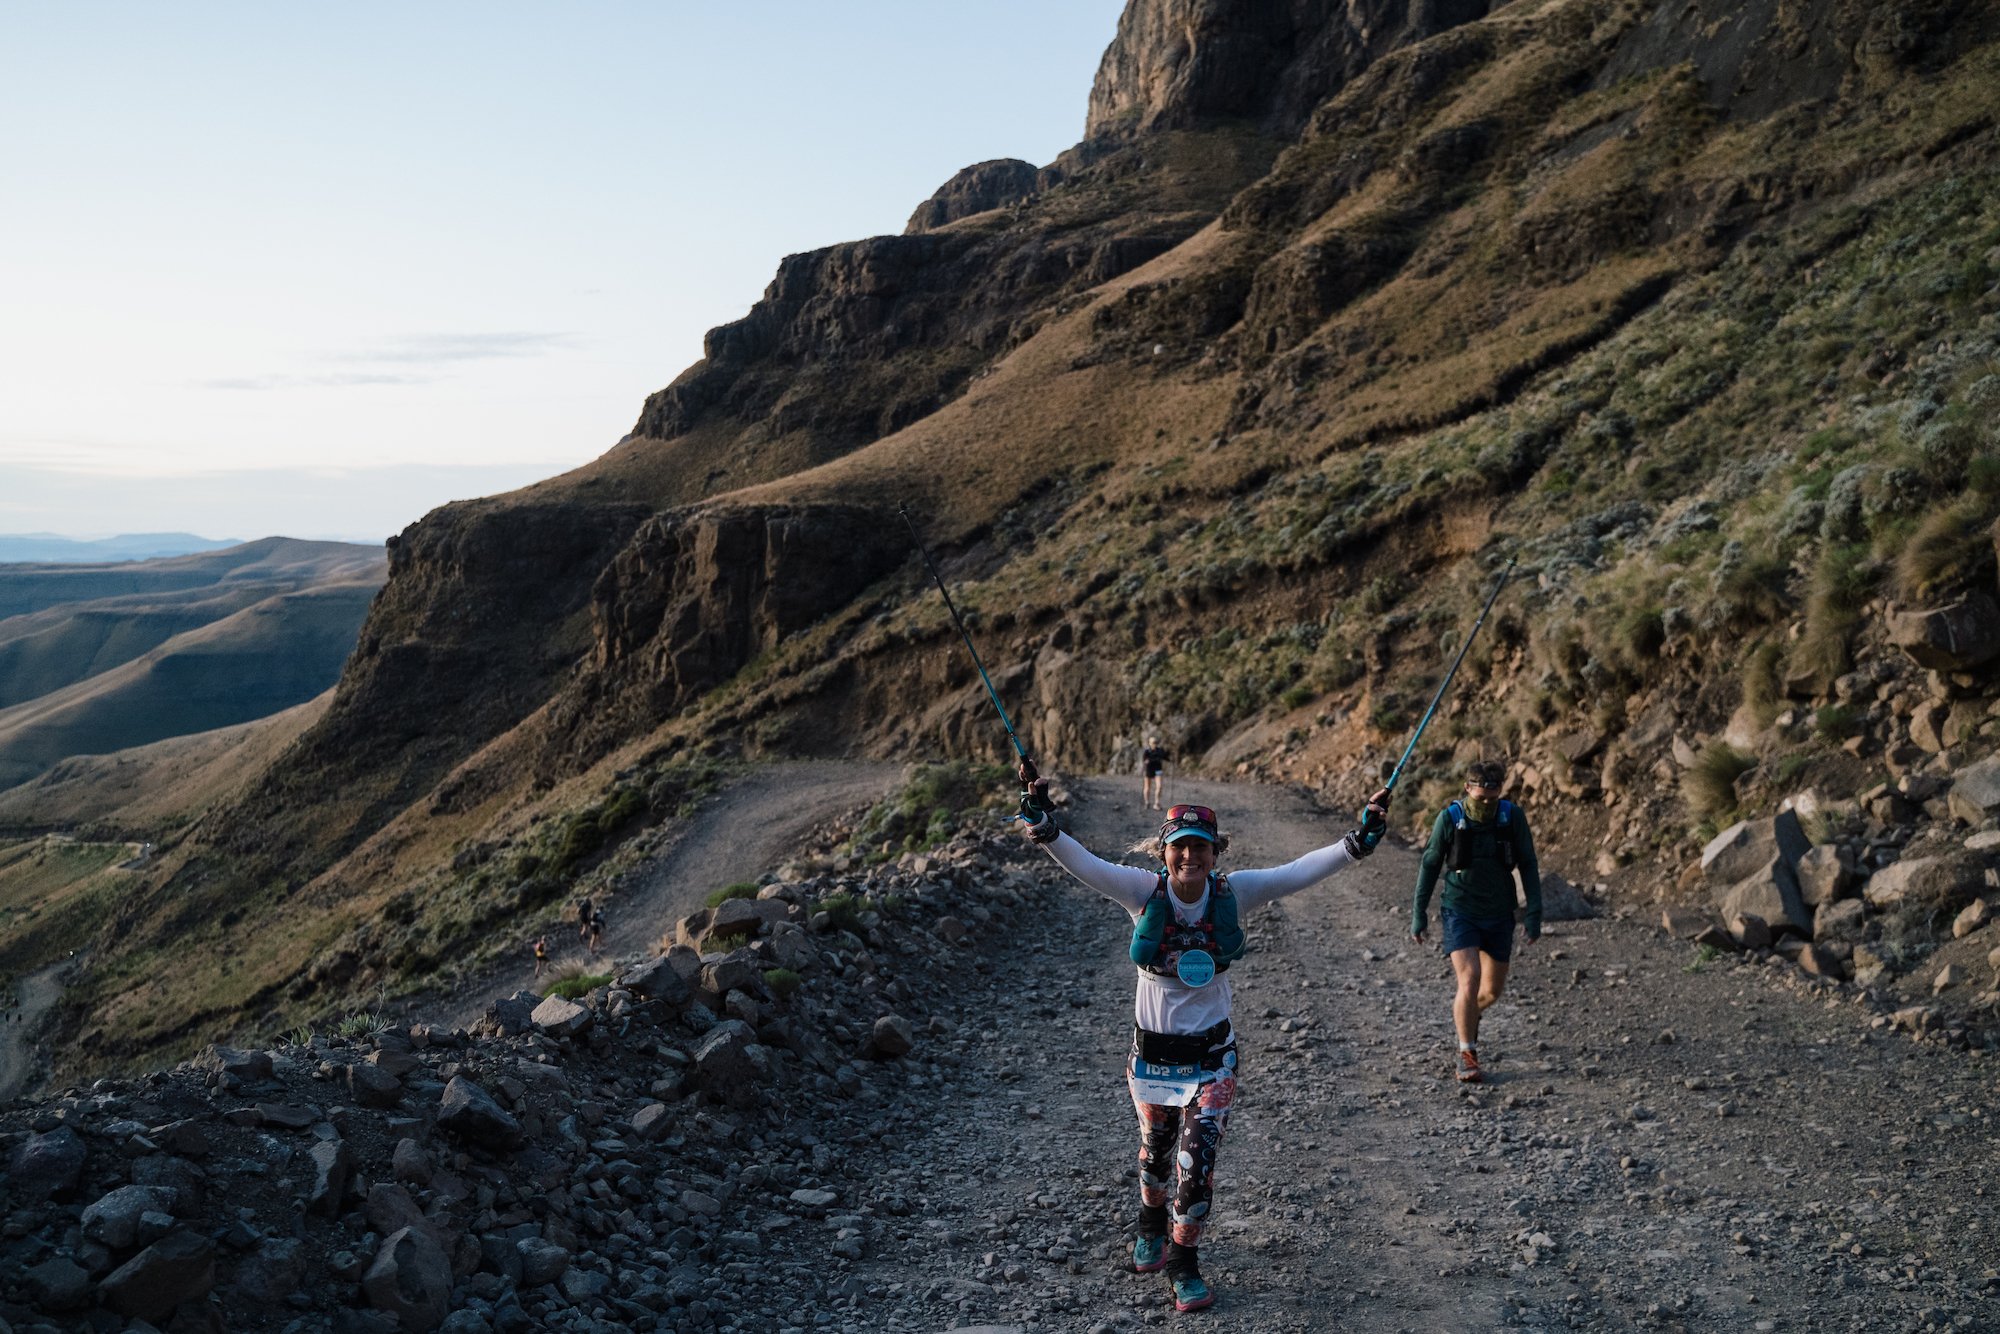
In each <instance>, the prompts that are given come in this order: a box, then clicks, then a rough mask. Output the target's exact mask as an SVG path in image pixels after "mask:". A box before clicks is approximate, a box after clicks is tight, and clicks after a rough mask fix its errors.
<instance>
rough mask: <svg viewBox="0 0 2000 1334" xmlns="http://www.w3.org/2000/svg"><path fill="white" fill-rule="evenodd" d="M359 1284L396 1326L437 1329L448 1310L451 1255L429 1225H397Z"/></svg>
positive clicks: (401, 1327) (449, 1306)
mask: <svg viewBox="0 0 2000 1334" xmlns="http://www.w3.org/2000/svg"><path fill="white" fill-rule="evenodd" d="M361 1290H362V1292H364V1293H366V1294H367V1296H368V1304H369V1305H370V1306H372V1307H374V1308H375V1309H376V1310H378V1311H386V1312H388V1313H389V1314H391V1315H393V1316H395V1317H396V1321H397V1327H398V1328H399V1329H406V1330H419V1331H422V1330H432V1329H436V1328H437V1327H438V1326H439V1325H441V1324H443V1323H444V1318H445V1316H446V1314H448V1313H449V1312H450V1310H451V1259H450V1257H449V1256H447V1255H446V1254H445V1253H444V1248H443V1247H441V1246H439V1245H438V1244H437V1240H436V1239H435V1238H434V1237H433V1236H432V1235H431V1232H430V1230H429V1229H428V1228H417V1227H406V1228H402V1229H400V1230H398V1231H396V1232H394V1233H391V1234H390V1235H389V1236H388V1237H387V1238H386V1239H384V1241H383V1242H382V1249H381V1250H379V1251H377V1252H376V1253H375V1260H374V1262H373V1263H372V1264H370V1265H369V1266H368V1272H367V1273H366V1274H364V1275H363V1276H362V1278H361Z"/></svg>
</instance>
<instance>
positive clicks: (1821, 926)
mask: <svg viewBox="0 0 2000 1334" xmlns="http://www.w3.org/2000/svg"><path fill="white" fill-rule="evenodd" d="M1867 929H1868V910H1867V909H1866V908H1864V907H1862V906H1861V900H1860V899H1841V900H1839V901H1838V902H1834V903H1822V904H1820V905H1819V909H1818V911H1816V912H1815V913H1813V939H1814V940H1816V941H1820V942H1822V943H1830V942H1834V941H1843V940H1844V941H1846V942H1847V943H1848V944H1850V945H1858V944H1860V943H1861V937H1862V934H1863V933H1864V932H1865V931H1866V930H1867Z"/></svg>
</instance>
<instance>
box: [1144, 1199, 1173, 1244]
mask: <svg viewBox="0 0 2000 1334" xmlns="http://www.w3.org/2000/svg"><path fill="white" fill-rule="evenodd" d="M1139 1235H1140V1236H1142V1237H1164V1236H1166V1235H1167V1206H1166V1205H1164V1204H1142V1205H1140V1206H1139Z"/></svg>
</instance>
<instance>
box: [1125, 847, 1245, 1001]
mask: <svg viewBox="0 0 2000 1334" xmlns="http://www.w3.org/2000/svg"><path fill="white" fill-rule="evenodd" d="M1244 948H1245V942H1244V939H1243V927H1242V925H1241V924H1240V923H1239V922H1238V921H1237V919H1236V895H1235V893H1234V892H1233V891H1231V889H1230V888H1229V877H1228V876H1226V875H1212V876H1210V877H1209V878H1208V906H1207V907H1206V908H1204V909H1203V910H1202V914H1201V920H1199V921H1196V922H1190V923H1188V924H1187V925H1185V926H1183V925H1181V923H1180V920H1179V919H1178V918H1176V917H1175V916H1174V906H1173V904H1172V903H1171V902H1170V901H1169V900H1168V897H1167V873H1166V872H1165V871H1162V872H1160V879H1159V882H1158V883H1157V884H1155V885H1154V886H1153V897H1151V898H1149V899H1147V900H1146V906H1145V908H1144V909H1143V910H1142V911H1141V912H1140V913H1139V920H1138V921H1136V922H1134V923H1133V924H1132V962H1133V963H1135V964H1137V965H1138V966H1139V970H1140V971H1141V972H1146V973H1153V974H1155V975H1157V976H1160V977H1173V976H1175V972H1174V965H1175V964H1176V962H1177V961H1178V960H1179V958H1180V956H1181V954H1182V952H1183V951H1185V950H1207V951H1208V952H1209V954H1210V955H1212V956H1213V957H1214V959H1215V971H1216V972H1218V973H1222V972H1226V971H1228V969H1229V965H1230V964H1231V963H1233V962H1234V961H1235V960H1237V959H1240V958H1242V957H1243V951H1244Z"/></svg>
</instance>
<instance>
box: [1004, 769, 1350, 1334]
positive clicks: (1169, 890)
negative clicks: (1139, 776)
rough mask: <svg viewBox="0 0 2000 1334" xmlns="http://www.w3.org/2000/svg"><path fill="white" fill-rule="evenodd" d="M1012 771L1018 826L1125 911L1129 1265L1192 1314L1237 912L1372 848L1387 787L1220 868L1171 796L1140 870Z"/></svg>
mask: <svg viewBox="0 0 2000 1334" xmlns="http://www.w3.org/2000/svg"><path fill="white" fill-rule="evenodd" d="M1021 779H1022V782H1023V784H1024V785H1025V786H1026V788H1027V794H1026V796H1025V798H1024V800H1023V802H1022V806H1023V813H1024V818H1025V817H1033V822H1032V823H1030V824H1028V825H1027V826H1026V831H1025V832H1026V834H1027V836H1028V837H1029V838H1030V839H1032V840H1033V841H1034V842H1036V843H1039V844H1041V845H1042V846H1043V847H1044V848H1046V849H1047V850H1048V852H1049V855H1050V856H1052V857H1054V858H1055V859H1056V861H1057V863H1058V864H1060V865H1061V866H1062V868H1063V869H1064V870H1066V871H1068V872H1069V873H1070V874H1071V875H1073V876H1075V877H1076V878H1077V879H1078V880H1081V881H1082V882H1083V883H1084V884H1086V885H1088V886H1090V887H1091V888H1092V889H1094V890H1096V891H1097V892H1098V893H1100V894H1102V895H1103V896H1104V897H1105V898H1107V899H1110V900H1111V901H1112V902H1114V903H1116V904H1118V905H1119V906H1120V907H1122V908H1123V909H1125V911H1126V912H1127V913H1128V914H1129V915H1130V916H1131V918H1132V945H1131V950H1130V956H1131V960H1132V963H1133V964H1134V965H1135V966H1136V967H1137V969H1138V997H1137V1001H1136V1003H1135V1005H1134V1010H1135V1018H1136V1020H1137V1023H1136V1026H1135V1028H1134V1030H1133V1035H1132V1051H1131V1055H1130V1057H1129V1058H1128V1059H1127V1062H1126V1067H1125V1082H1126V1087H1127V1088H1128V1089H1129V1090H1130V1092H1131V1095H1132V1105H1133V1107H1134V1109H1135V1110H1136V1111H1137V1112H1138V1116H1139V1232H1138V1236H1137V1238H1136V1239H1135V1240H1134V1241H1133V1243H1132V1268H1133V1270H1134V1271H1135V1272H1137V1273H1141V1274H1150V1273H1157V1272H1159V1271H1161V1270H1164V1271H1166V1275H1167V1279H1168V1282H1169V1283H1170V1284H1171V1285H1172V1288H1173V1296H1174V1309H1175V1310H1177V1311H1194V1310H1199V1309H1201V1308H1202V1307H1204V1306H1209V1305H1212V1304H1213V1303H1214V1301H1215V1290H1214V1289H1213V1288H1211V1287H1210V1286H1209V1285H1208V1283H1207V1282H1206V1281H1205V1280H1204V1279H1203V1278H1202V1276H1201V1267H1200V1257H1199V1254H1198V1247H1199V1246H1200V1243H1201V1235H1202V1229H1203V1228H1204V1227H1206V1226H1207V1224H1208V1221H1209V1218H1210V1216H1211V1215H1210V1212H1209V1209H1210V1205H1211V1204H1212V1203H1213V1200H1214V1174H1215V1154H1216V1149H1217V1147H1218V1146H1219V1145H1220V1144H1221V1142H1222V1132H1223V1128H1224V1126H1225V1125H1226V1124H1227V1123H1228V1120H1229V1108H1230V1105H1231V1104H1232V1103H1233V1102H1235V1100H1236V1033H1235V1030H1234V1028H1232V1027H1231V1025H1230V1016H1229V1002H1230V992H1229V980H1228V978H1227V977H1226V976H1225V973H1226V972H1227V971H1228V969H1229V966H1230V964H1231V963H1233V962H1235V961H1236V960H1238V959H1240V958H1241V957H1242V955H1243V952H1244V936H1243V928H1242V925H1241V923H1242V919H1243V917H1244V915H1245V914H1247V913H1248V912H1249V911H1250V910H1251V909H1252V908H1255V907H1257V906H1258V905H1260V904H1264V903H1269V902H1271V901H1272V900H1273V899H1280V898H1283V897H1284V896H1285V895H1287V894H1296V893H1298V892H1299V891H1300V890H1302V889H1304V888H1306V887H1307V886H1308V885H1315V884H1318V883H1319V882H1320V881H1322V880H1324V879H1326V877H1328V876H1329V875H1332V874H1333V873H1334V872H1335V871H1338V870H1341V869H1342V868H1344V867H1348V866H1352V865H1353V864H1354V863H1355V862H1356V861H1357V860H1359V859H1360V858H1362V857H1366V856H1367V855H1368V854H1369V853H1370V852H1372V851H1374V849H1375V845H1376V843H1378V842H1379V841H1380V840H1381V838H1382V835H1383V833H1384V832H1385V831H1386V830H1387V829H1388V817H1387V815H1386V814H1385V810H1384V805H1385V803H1386V802H1387V801H1388V798H1389V794H1388V792H1387V791H1386V790H1384V791H1381V792H1378V793H1376V794H1375V795H1374V796H1373V797H1371V798H1369V802H1368V807H1367V809H1366V810H1365V811H1363V812H1362V817H1361V826H1360V828H1358V829H1355V830H1353V831H1351V832H1350V833H1348V834H1347V835H1346V836H1344V837H1342V838H1339V839H1336V840H1335V841H1334V842H1332V843H1329V844H1327V845H1326V846H1325V847H1323V848H1318V849H1316V850H1314V851H1312V852H1308V853H1306V854H1305V855H1304V856H1303V857H1300V858H1298V859H1297V860H1296V861H1292V862H1288V863H1287V864H1285V865H1284V866H1279V867H1275V868H1273V869H1270V870H1261V871H1237V872H1234V873H1233V874H1229V875H1224V874H1222V873H1220V872H1218V871H1216V869H1215V863H1216V859H1217V858H1218V857H1220V856H1221V855H1222V853H1223V852H1224V851H1225V850H1226V849H1227V848H1228V846H1229V840H1228V839H1227V838H1226V837H1224V836H1223V834H1222V832H1221V830H1220V829H1219V828H1218V826H1217V824H1216V818H1215V812H1214V811H1212V810H1210V809H1209V808H1208V807H1206V806H1192V805H1177V806H1175V807H1174V808H1173V809H1171V810H1169V811H1168V812H1167V813H1166V815H1167V818H1166V822H1165V823H1164V824H1162V825H1161V826H1160V833H1159V838H1158V841H1157V842H1155V843H1154V845H1153V849H1154V851H1155V852H1156V853H1157V854H1158V855H1159V858H1160V861H1161V867H1160V869H1159V870H1157V871H1145V870H1141V869H1139V868H1138V867H1136V866H1120V865H1117V864H1115V863H1112V862H1107V861H1104V860H1103V859H1101V858H1099V857H1097V856H1096V855H1094V854H1093V853H1091V851H1090V850H1089V849H1088V848H1086V847H1084V846H1083V845H1082V844H1081V843H1079V842H1077V841H1076V840H1075V839H1073V838H1071V837H1070V836H1069V835H1068V834H1065V833H1063V832H1062V831H1061V830H1059V829H1057V828H1056V821H1055V815H1054V812H1053V810H1052V809H1051V807H1050V806H1049V803H1048V800H1047V789H1048V784H1047V781H1046V780H1045V779H1041V778H1037V777H1036V776H1035V775H1034V773H1033V771H1032V770H1031V769H1029V767H1028V765H1027V762H1026V761H1025V760H1024V761H1023V762H1022V774H1021ZM1170 1187H1171V1189H1170Z"/></svg>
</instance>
